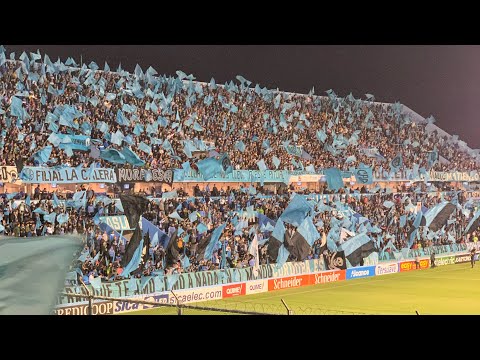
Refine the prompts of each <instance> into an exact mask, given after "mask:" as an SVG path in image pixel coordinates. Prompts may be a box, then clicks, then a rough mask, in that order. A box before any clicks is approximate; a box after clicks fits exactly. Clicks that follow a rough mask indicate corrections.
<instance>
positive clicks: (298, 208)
mask: <svg viewBox="0 0 480 360" xmlns="http://www.w3.org/2000/svg"><path fill="white" fill-rule="evenodd" d="M311 210H312V206H311V205H310V204H309V203H308V202H307V200H306V199H305V197H303V196H302V195H295V196H294V197H293V199H292V200H291V201H290V203H289V204H288V206H287V208H286V209H285V210H284V212H283V213H282V215H281V216H280V218H281V219H282V220H283V221H284V222H286V223H287V224H292V225H293V226H300V224H301V223H302V222H303V220H305V218H306V217H307V214H308V213H309V212H310V211H311Z"/></svg>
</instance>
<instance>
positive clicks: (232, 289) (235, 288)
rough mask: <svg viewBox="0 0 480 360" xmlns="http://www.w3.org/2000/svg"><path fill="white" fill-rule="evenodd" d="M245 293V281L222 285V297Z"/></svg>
mask: <svg viewBox="0 0 480 360" xmlns="http://www.w3.org/2000/svg"><path fill="white" fill-rule="evenodd" d="M238 295H245V283H241V284H235V285H225V286H223V297H224V298H228V297H232V296H238Z"/></svg>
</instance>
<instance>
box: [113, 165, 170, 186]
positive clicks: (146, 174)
mask: <svg viewBox="0 0 480 360" xmlns="http://www.w3.org/2000/svg"><path fill="white" fill-rule="evenodd" d="M116 173H117V181H118V182H119V183H123V182H161V183H165V184H168V185H172V183H173V177H174V171H173V170H170V169H166V170H162V169H151V170H148V169H144V168H140V169H138V168H136V169H124V168H117V170H116Z"/></svg>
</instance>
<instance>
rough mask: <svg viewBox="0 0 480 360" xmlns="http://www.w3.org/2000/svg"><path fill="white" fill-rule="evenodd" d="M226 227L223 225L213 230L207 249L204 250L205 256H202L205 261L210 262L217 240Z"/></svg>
mask: <svg viewBox="0 0 480 360" xmlns="http://www.w3.org/2000/svg"><path fill="white" fill-rule="evenodd" d="M226 225H227V224H226V223H223V224H222V225H220V226H219V227H217V228H216V229H215V230H213V233H212V235H211V237H210V242H209V243H208V245H207V248H206V249H205V254H204V259H205V260H210V259H211V258H212V256H213V250H214V248H215V245H216V244H217V242H218V239H220V236H221V235H222V233H223V230H224V229H225V226H226Z"/></svg>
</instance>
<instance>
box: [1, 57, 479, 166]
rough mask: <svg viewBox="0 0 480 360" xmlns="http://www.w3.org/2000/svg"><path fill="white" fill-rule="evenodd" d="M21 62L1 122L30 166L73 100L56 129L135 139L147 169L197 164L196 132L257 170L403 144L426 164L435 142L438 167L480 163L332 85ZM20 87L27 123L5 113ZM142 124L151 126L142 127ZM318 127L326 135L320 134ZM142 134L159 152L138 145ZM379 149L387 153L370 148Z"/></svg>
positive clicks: (78, 159) (8, 85) (59, 155)
mask: <svg viewBox="0 0 480 360" xmlns="http://www.w3.org/2000/svg"><path fill="white" fill-rule="evenodd" d="M23 59H25V58H23ZM27 63H28V62H27ZM48 64H50V65H48ZM90 67H92V68H94V69H95V68H96V67H94V66H92V65H90ZM23 68H25V62H23V61H22V60H18V61H7V62H5V63H4V64H3V65H2V66H0V97H1V101H0V108H1V109H3V110H4V111H5V114H4V115H2V116H0V128H1V129H4V131H3V132H2V142H0V144H3V146H2V147H1V148H2V149H1V150H2V152H1V156H0V164H1V165H13V164H15V163H16V160H18V159H20V158H21V159H23V160H24V163H25V164H26V165H33V164H35V160H34V159H33V157H32V154H33V153H34V152H36V151H39V150H40V149H42V148H44V147H45V146H47V145H50V143H49V142H48V141H47V139H48V137H49V135H50V134H51V132H52V131H51V130H49V129H50V127H49V125H50V123H47V122H46V119H47V118H49V114H53V113H54V112H55V110H56V109H57V107H59V106H61V105H71V106H74V107H75V108H76V109H77V110H78V111H79V112H81V113H82V115H79V117H77V118H75V119H74V124H75V125H74V126H73V127H72V126H66V125H59V124H58V119H57V121H56V123H57V125H59V128H58V130H57V133H59V134H67V133H69V132H73V133H74V134H77V135H88V136H90V137H91V138H92V139H98V140H99V141H100V143H102V144H103V148H109V147H110V148H115V149H118V150H121V149H122V148H123V147H124V146H127V145H128V146H130V147H131V149H132V150H133V151H134V152H135V153H136V154H137V155H138V156H139V157H140V158H141V159H142V160H144V161H145V163H146V165H145V167H147V168H149V167H151V168H154V167H160V168H181V164H182V163H184V162H186V161H191V165H192V166H194V165H195V164H194V161H193V160H194V159H193V158H192V157H191V156H190V154H188V152H187V153H185V151H184V148H185V141H190V140H193V139H198V140H203V141H205V142H209V143H212V144H214V147H215V149H216V151H217V152H218V153H223V152H227V153H228V154H229V157H230V159H232V163H233V164H234V167H235V168H237V169H257V168H258V167H257V162H258V161H260V160H261V159H264V161H265V164H266V166H267V168H269V169H275V168H276V166H275V163H274V161H273V159H274V157H276V158H277V159H279V160H280V165H279V166H278V168H279V169H289V170H294V169H301V168H302V166H303V167H304V168H305V167H307V166H308V165H314V167H315V169H317V170H319V169H325V168H328V167H332V166H335V167H339V168H341V169H343V170H348V169H349V168H350V167H352V166H353V167H355V166H357V165H359V164H360V163H364V164H367V165H372V166H374V167H375V168H376V169H378V168H380V167H383V169H388V163H389V161H390V160H392V159H393V158H394V157H395V156H396V155H397V154H398V153H401V154H402V155H403V162H404V167H405V168H409V169H411V168H412V167H413V165H414V164H418V165H419V167H420V168H421V167H425V168H427V169H428V168H429V164H428V160H427V159H428V155H429V152H430V151H432V150H434V149H435V148H437V150H438V151H439V154H440V155H441V156H442V157H443V158H444V159H445V160H444V161H442V162H440V161H437V163H436V164H435V165H434V169H436V170H457V171H460V170H463V171H469V170H473V169H477V168H478V166H477V164H476V160H475V158H474V157H472V156H471V155H469V154H468V153H467V152H465V151H464V150H462V148H461V147H460V146H459V145H458V144H456V143H455V142H451V141H448V140H447V138H446V137H441V136H440V135H439V134H438V133H437V132H435V131H434V132H431V133H427V132H426V130H425V124H419V123H416V122H412V121H410V120H409V119H408V118H407V115H404V114H401V106H399V104H380V103H374V102H372V101H365V100H359V99H354V98H353V97H351V96H347V97H346V98H340V97H337V96H336V95H335V94H334V93H333V92H330V93H329V95H328V96H325V97H320V96H315V95H302V94H288V93H282V92H272V91H268V90H266V89H260V88H259V87H258V86H257V87H256V88H253V86H252V87H247V86H244V83H242V84H241V85H240V86H239V85H238V84H233V82H232V83H230V84H227V86H218V85H215V84H214V83H212V82H211V83H209V84H205V83H198V82H192V81H187V80H185V79H184V80H183V82H182V81H180V80H179V78H167V77H165V76H163V77H154V76H150V75H149V76H146V75H145V74H147V73H148V71H147V72H146V73H145V74H140V75H132V74H128V73H126V72H124V71H119V72H111V71H100V70H97V71H93V70H90V69H88V68H87V66H85V65H84V66H83V67H82V68H81V69H80V68H76V67H67V66H61V65H60V63H58V62H57V63H56V64H52V63H51V62H49V60H48V61H46V62H30V64H29V66H28V71H23V70H22V69H23ZM19 69H20V70H19ZM45 69H46V71H45ZM31 74H35V76H34V77H32V76H31ZM37 78H38V79H37ZM182 78H183V77H182ZM132 89H133V91H132ZM19 90H22V91H19ZM19 93H20V95H22V97H21V98H22V100H23V106H24V108H25V110H26V112H27V114H28V115H29V116H28V117H27V118H26V119H23V120H22V122H21V124H19V123H18V121H16V118H15V117H13V119H11V120H12V121H11V122H10V126H7V119H9V118H12V117H11V116H9V115H10V111H9V106H10V104H11V100H12V97H13V96H17V97H19V96H20V95H19ZM27 94H28V96H27ZM119 114H121V115H119ZM119 117H120V118H122V119H123V118H125V119H126V120H127V122H128V123H129V124H128V125H125V122H124V120H121V121H119V120H118V119H119ZM100 121H102V122H104V123H106V125H107V128H106V129H105V128H104V129H100V128H99V126H98V125H99V122H100ZM139 124H140V125H142V127H143V128H142V129H140V130H138V129H137V130H138V131H134V130H135V127H136V126H137V125H139ZM16 125H19V126H16ZM117 131H121V133H122V134H123V135H124V136H125V137H128V136H130V137H128V138H127V139H125V140H124V141H123V142H122V144H121V145H116V144H112V143H111V142H110V141H108V140H107V138H109V136H111V135H112V134H114V133H116V132H117ZM318 132H323V133H324V134H325V138H322V136H321V135H320V137H319V136H317V133H318ZM137 134H138V135H137ZM166 141H168V142H166ZM142 142H143V143H144V144H146V145H147V146H149V147H150V148H151V153H148V154H147V153H146V152H144V151H143V150H141V149H140V148H139V145H140V143H142ZM287 142H288V144H289V145H290V146H296V147H298V148H299V149H302V150H303V151H305V152H306V153H307V154H308V155H309V156H308V155H305V156H304V157H303V158H301V157H299V156H297V155H292V154H289V153H288V152H287V150H286V148H285V146H284V145H286V144H287ZM239 144H243V146H244V147H243V146H242V145H239ZM372 148H376V150H374V151H373V153H372V151H368V149H370V150H372ZM374 153H377V154H379V155H381V156H372V154H374ZM382 157H383V158H384V159H385V160H383V159H382ZM92 161H93V159H92V158H90V153H89V152H81V151H75V152H74V154H73V156H67V154H66V153H65V150H63V149H60V148H58V147H54V149H53V152H52V154H51V156H50V163H49V164H50V165H55V164H64V165H70V166H77V165H79V164H80V163H84V164H86V165H88V164H89V163H90V162H92ZM96 161H98V162H99V163H100V164H102V165H104V166H107V167H108V166H113V164H111V163H106V162H104V160H99V159H96ZM300 162H301V163H300Z"/></svg>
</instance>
